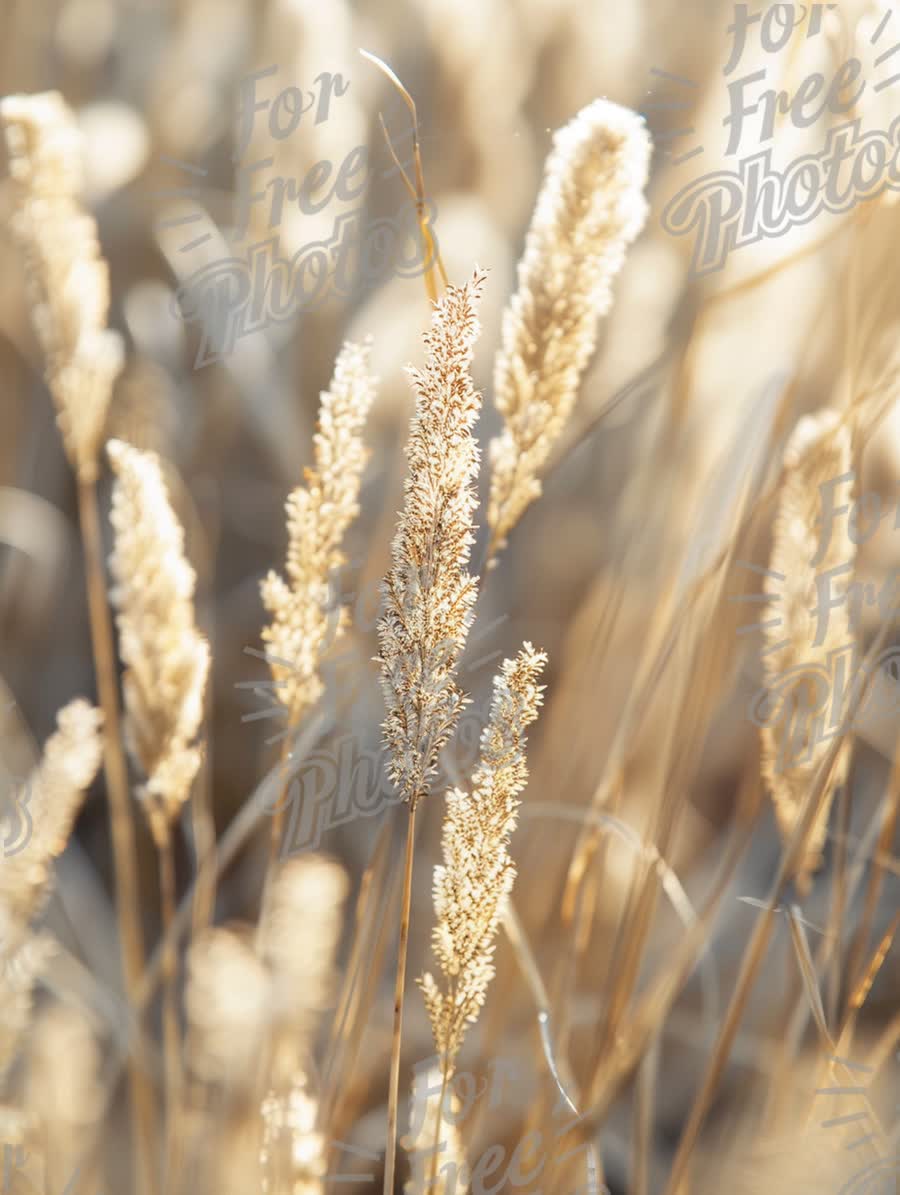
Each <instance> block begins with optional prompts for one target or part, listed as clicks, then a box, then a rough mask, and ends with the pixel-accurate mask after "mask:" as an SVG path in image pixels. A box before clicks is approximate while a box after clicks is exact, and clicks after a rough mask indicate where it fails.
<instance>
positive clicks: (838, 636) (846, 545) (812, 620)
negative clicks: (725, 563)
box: [760, 410, 856, 889]
mask: <svg viewBox="0 0 900 1195" xmlns="http://www.w3.org/2000/svg"><path fill="white" fill-rule="evenodd" d="M785 468H786V476H785V482H784V488H783V490H782V492H781V495H780V499H779V507H778V513H777V516H776V520H775V528H774V540H773V544H772V554H771V560H770V564H769V568H770V570H771V572H770V574H769V575H767V576H766V578H765V582H764V588H765V591H766V593H767V595H768V596H769V603H768V605H767V606H766V614H765V616H764V618H763V622H764V624H765V623H772V624H773V625H768V626H766V625H764V627H763V637H764V642H765V650H764V655H763V667H764V672H765V678H766V686H767V688H768V689H769V690H770V693H771V694H772V696H773V698H774V696H775V691H776V687H777V689H778V690H779V694H778V700H779V701H781V702H783V710H782V716H780V717H779V718H778V719H777V720H774V721H773V724H771V725H765V726H763V727H762V728H761V730H760V735H761V743H762V774H763V778H764V779H765V782H766V785H767V786H768V790H769V792H770V793H771V795H772V800H773V802H774V805H775V815H776V818H777V820H778V826H779V828H780V830H781V833H782V836H783V837H784V839H785V840H787V839H788V838H790V836H791V834H792V833H793V830H794V827H795V825H796V824H797V822H798V820H799V818H800V816H801V813H802V811H803V803H804V801H805V799H806V796H807V794H808V792H809V790H810V786H811V784H812V781H813V778H814V776H815V774H816V772H817V770H818V768H819V765H820V764H821V762H822V760H823V759H824V757H825V756H826V755H827V754H828V751H829V748H830V745H831V743H830V740H829V739H826V738H820V739H819V740H818V741H816V738H815V734H814V725H815V723H816V721H824V713H823V716H822V718H820V719H817V718H814V717H813V711H815V710H817V709H820V710H821V709H822V692H821V684H822V683H823V678H829V679H828V680H826V681H825V682H824V683H825V688H826V690H827V691H828V697H827V698H826V710H827V709H828V708H830V706H831V700H830V697H831V690H832V689H833V687H834V686H833V684H831V683H830V678H831V674H832V662H831V659H830V657H831V655H832V653H835V652H840V651H842V650H843V649H844V648H846V647H847V646H848V644H850V643H852V642H853V632H852V629H851V623H850V606H849V600H848V596H847V590H848V586H849V584H850V583H851V581H852V579H853V574H852V569H851V570H849V571H848V572H847V573H846V574H843V575H837V576H835V577H834V578H831V579H830V580H829V581H828V586H827V588H826V589H825V602H824V603H820V595H819V591H820V588H821V586H820V585H819V584H817V577H818V578H820V579H822V578H823V574H825V573H826V572H828V571H829V570H830V569H834V568H838V567H839V566H841V565H848V564H849V565H851V566H852V565H853V563H854V561H855V559H856V545H855V544H854V543H853V541H852V540H851V538H850V535H849V526H848V522H847V520H846V519H834V520H833V521H830V520H828V519H826V518H825V512H824V509H823V489H822V487H831V486H833V483H835V482H836V480H837V479H838V478H840V477H842V476H843V475H845V474H849V473H850V472H851V469H852V454H851V437H850V432H849V430H848V429H847V428H846V427H845V426H840V425H839V423H838V415H837V414H836V412H834V411H827V410H826V411H821V412H819V413H818V414H816V415H809V416H805V417H804V418H802V419H801V420H800V421H799V422H798V424H797V426H796V428H795V429H794V431H793V433H792V435H791V438H790V441H789V443H788V446H787V450H786V453H785ZM842 484H843V487H844V488H843V489H841V488H840V487H837V488H836V489H835V490H834V492H835V493H841V494H844V493H846V492H847V490H846V487H847V485H848V482H844V483H842ZM820 541H827V542H825V543H824V546H820ZM773 573H774V574H777V576H773V575H771V574H773ZM829 592H830V594H831V597H832V600H836V599H837V598H838V597H843V601H841V602H840V603H839V604H837V605H835V606H833V607H831V608H830V609H827V610H821V611H820V605H821V606H824V605H827V602H828V594H829ZM826 617H827V627H826V626H824V625H822V626H820V621H821V622H823V623H824V619H825V618H826ZM776 620H777V621H776ZM817 640H819V641H818V642H817ZM785 677H794V678H796V679H795V680H794V681H793V682H792V683H791V686H790V688H789V689H787V688H786V687H785V684H784V679H785ZM817 681H818V682H819V684H818V685H817V683H816V682H817ZM848 764H849V744H848V743H844V744H843V745H842V747H841V750H840V753H839V755H838V757H837V760H836V761H835V765H834V768H833V769H832V772H831V777H830V780H829V784H828V790H827V793H826V796H825V799H824V801H823V802H822V805H821V810H820V813H819V815H818V817H817V819H816V822H815V824H814V826H813V828H812V831H811V834H810V837H809V840H808V843H807V849H806V852H805V854H804V857H803V859H802V860H801V862H800V864H799V865H798V872H797V877H796V878H797V883H798V885H799V886H800V888H801V889H805V888H807V887H808V885H809V880H810V876H811V875H812V873H813V872H815V871H816V870H817V869H818V868H819V866H820V865H821V862H822V847H823V845H824V843H825V837H826V833H827V829H828V814H829V810H830V807H831V802H832V800H833V797H834V792H835V789H836V788H837V787H838V786H840V785H841V784H843V783H844V781H845V779H846V777H847V768H848Z"/></svg>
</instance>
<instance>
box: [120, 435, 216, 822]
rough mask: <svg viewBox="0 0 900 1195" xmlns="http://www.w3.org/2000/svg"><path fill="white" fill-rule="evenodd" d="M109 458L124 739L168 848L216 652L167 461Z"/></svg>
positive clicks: (144, 455)
mask: <svg viewBox="0 0 900 1195" xmlns="http://www.w3.org/2000/svg"><path fill="white" fill-rule="evenodd" d="M107 451H108V453H109V459H110V462H111V463H112V467H113V470H114V471H115V473H116V483H115V486H114V488H113V497H112V513H111V516H110V517H111V521H112V525H113V529H114V531H115V546H114V550H113V553H112V555H111V556H110V568H111V570H112V574H113V578H114V580H115V587H114V589H113V590H112V592H111V594H110V598H111V601H112V603H113V605H114V606H115V607H116V610H117V612H118V613H117V617H116V621H117V624H118V628H119V651H120V654H121V656H122V660H123V662H124V664H125V667H126V672H125V676H124V680H123V688H124V694H125V712H126V718H125V735H126V742H127V745H128V749H129V751H130V753H131V755H132V756H133V758H134V760H135V761H136V763H137V764H138V766H139V767H140V768H141V770H142V772H143V774H144V776H145V777H146V782H145V784H143V785H142V786H141V788H140V789H139V792H138V795H139V797H140V799H141V800H142V802H143V804H144V807H145V810H146V813H147V816H148V820H149V823H150V827H151V829H152V831H153V834H154V838H155V839H156V841H157V843H158V844H161V843H163V842H165V841H166V839H167V837H168V834H169V830H170V827H171V823H172V821H173V820H174V818H175V817H176V816H177V814H178V811H179V809H180V808H181V806H182V805H183V803H184V802H185V801H186V800H187V798H188V796H189V795H190V789H191V784H192V783H193V780H194V777H195V775H196V774H197V770H198V768H199V767H200V748H199V747H198V745H197V744H196V742H195V737H196V735H197V732H198V730H199V728H200V723H201V721H202V718H203V695H204V690H205V687H206V678H207V673H208V672H209V644H208V643H207V642H206V640H205V639H204V638H203V636H202V635H200V634H199V632H198V631H197V628H196V626H195V624H194V604H193V595H194V583H195V574H194V570H193V569H192V568H191V566H190V565H189V564H188V562H187V560H186V559H185V556H184V532H183V530H182V528H181V525H180V523H179V522H178V519H177V518H176V517H175V513H174V511H173V510H172V507H171V506H170V504H169V499H168V495H167V493H166V487H165V482H164V481H163V477H162V471H161V468H160V462H159V459H158V457H156V455H155V454H154V453H152V452H139V451H138V450H137V449H136V448H132V447H131V446H130V445H129V444H126V443H124V441H122V440H110V442H109V444H108V446H107Z"/></svg>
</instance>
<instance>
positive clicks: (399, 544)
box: [378, 271, 486, 806]
mask: <svg viewBox="0 0 900 1195" xmlns="http://www.w3.org/2000/svg"><path fill="white" fill-rule="evenodd" d="M485 277H486V275H485V274H484V273H482V272H480V271H476V273H475V274H474V276H473V277H472V279H471V280H470V281H469V282H467V283H466V284H465V285H464V286H459V287H457V286H450V287H448V288H447V292H446V294H445V295H444V296H443V298H442V299H441V300H440V301H439V302H438V303H437V304H436V305H435V308H434V314H433V316H432V321H431V328H430V330H429V331H428V332H427V333H426V334H425V344H426V347H427V357H426V363H425V368H424V369H423V370H421V371H420V370H416V369H411V370H410V371H409V372H410V377H411V379H412V383H413V386H414V388H415V391H416V408H415V412H414V414H413V417H412V421H411V423H410V430H409V439H408V441H407V446H406V456H407V460H408V462H409V471H408V474H407V477H406V480H405V482H404V497H405V501H404V506H403V510H402V512H401V514H400V520H399V524H398V528H397V534H396V536H395V537H394V542H393V544H392V546H391V562H392V563H391V568H390V571H389V572H388V574H387V577H386V578H385V582H384V597H385V610H384V614H383V615H382V617H381V618H380V620H379V622H378V642H379V647H380V651H379V655H378V661H379V663H380V665H381V684H382V689H383V690H384V695H385V703H386V705H387V711H388V713H387V718H386V719H385V722H384V737H385V741H386V742H387V744H388V746H389V748H390V752H391V760H390V777H391V780H392V782H393V783H394V784H395V785H396V786H397V788H398V789H399V791H400V792H401V793H402V794H403V797H404V799H405V800H407V801H409V802H410V803H411V804H412V805H413V806H415V805H416V803H417V802H418V801H419V800H420V798H421V797H423V796H425V795H426V794H427V793H428V790H429V786H430V781H431V779H432V778H433V776H434V774H435V771H436V767H437V760H438V755H439V754H440V751H441V748H442V747H443V745H444V744H445V743H446V742H447V740H448V738H449V737H450V735H451V734H452V733H453V729H454V727H455V725H456V722H457V719H458V718H459V715H460V712H461V710H462V708H463V705H464V703H465V698H464V697H463V694H462V692H461V691H460V689H459V687H458V686H457V684H456V682H455V679H454V674H455V669H456V663H457V660H458V659H459V656H460V654H461V652H462V649H463V647H464V645H465V641H466V637H467V635H468V633H469V626H470V624H471V619H472V606H473V604H474V602H475V597H476V581H475V579H474V578H473V577H472V576H471V575H470V574H469V572H468V568H467V565H468V563H469V556H470V553H471V547H472V542H473V521H472V516H473V512H474V509H475V507H476V505H477V499H476V495H475V485H474V483H475V477H476V474H477V471H478V459H479V458H478V446H477V444H476V443H475V438H474V436H473V434H472V428H473V425H474V423H475V420H476V419H477V418H478V413H479V410H480V407H481V395H480V394H479V393H478V391H477V390H476V389H475V387H474V386H473V385H472V380H471V377H470V372H469V371H470V365H471V361H472V354H473V351H474V346H475V342H476V340H477V339H478V335H479V333H480V330H481V329H480V325H479V322H478V318H477V314H476V312H477V307H478V301H479V299H480V296H481V290H482V287H483V285H484V280H485Z"/></svg>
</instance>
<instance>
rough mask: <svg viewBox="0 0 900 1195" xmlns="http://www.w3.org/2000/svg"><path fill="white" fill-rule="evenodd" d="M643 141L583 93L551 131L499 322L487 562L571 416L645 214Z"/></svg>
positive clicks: (639, 128)
mask: <svg viewBox="0 0 900 1195" xmlns="http://www.w3.org/2000/svg"><path fill="white" fill-rule="evenodd" d="M649 160H650V140H649V137H648V136H647V132H646V129H645V127H644V123H643V121H642V120H641V118H640V117H639V116H638V115H637V113H635V112H631V111H630V110H629V109H627V108H620V107H619V106H618V105H617V104H612V103H610V102H609V101H607V100H595V101H594V102H593V103H592V104H589V105H588V106H587V107H586V108H583V109H582V110H581V112H579V113H578V115H577V116H576V117H575V118H574V119H573V120H571V121H570V122H569V124H567V125H566V126H565V127H564V128H562V129H560V130H558V131H557V133H556V134H555V136H554V139H553V150H552V152H551V154H550V156H549V157H548V159H547V164H546V167H545V171H544V183H543V186H542V188H541V192H540V195H539V197H538V201H537V205H536V207H535V210H534V215H533V216H532V220H531V226H530V228H529V230H528V235H527V237H526V240H525V252H524V254H523V256H522V260H521V261H520V263H519V270H518V274H519V285H518V290H517V291H516V294H515V295H514V296H513V298H512V300H511V301H510V304H509V306H508V307H507V309H506V312H505V314H504V318H503V331H502V339H501V344H500V348H499V350H498V352H497V357H496V360H495V363H494V401H495V403H496V405H497V408H498V410H499V411H500V414H501V415H502V417H503V429H502V431H501V433H500V434H499V435H498V436H496V437H495V438H494V439H493V440H492V441H491V445H490V460H491V489H490V498H489V502H488V514H487V520H488V526H489V527H490V529H491V539H490V543H489V546H488V560H489V561H492V560H493V559H494V557H495V556H496V553H497V552H498V551H500V549H501V548H502V547H503V546H504V544H505V543H506V539H507V537H508V535H509V533H510V531H511V530H512V529H513V527H514V526H515V525H516V523H517V522H518V521H519V519H520V518H521V517H522V514H523V513H524V511H525V510H526V508H527V507H528V506H529V505H530V504H531V503H532V502H533V501H534V500H535V499H536V498H537V497H538V496H539V495H540V493H541V482H540V480H539V474H540V472H541V470H542V469H543V467H544V465H545V464H546V462H547V459H548V457H549V455H550V451H551V449H552V448H553V446H554V444H555V443H556V441H557V439H558V438H559V435H560V433H561V432H562V430H563V428H564V427H565V425H566V423H567V422H568V420H569V416H570V415H571V412H572V408H573V406H574V404H575V399H576V397H577V394H578V387H579V384H580V382H581V378H582V375H583V374H584V370H585V368H586V366H587V364H588V362H589V360H590V358H591V355H592V353H593V352H594V347H595V345H596V342H597V321H598V319H599V318H601V317H602V316H604V315H605V314H606V312H607V311H608V310H609V307H610V304H611V302H612V289H611V288H612V283H613V280H614V278H615V276H616V275H617V274H618V272H619V270H620V269H621V268H622V264H623V262H624V260H625V251H626V249H627V247H628V245H629V244H630V243H631V242H632V241H633V240H634V239H635V238H636V237H637V235H638V233H639V232H640V231H641V229H642V228H643V226H644V221H645V220H646V218H647V204H646V201H645V199H644V194H643V190H644V185H645V183H646V181H647V169H648V165H649Z"/></svg>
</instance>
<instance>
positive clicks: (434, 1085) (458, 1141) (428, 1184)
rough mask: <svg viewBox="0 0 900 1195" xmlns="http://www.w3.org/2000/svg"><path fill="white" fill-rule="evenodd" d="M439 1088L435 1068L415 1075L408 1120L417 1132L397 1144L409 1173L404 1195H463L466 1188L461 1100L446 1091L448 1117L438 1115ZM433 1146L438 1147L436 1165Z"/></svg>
mask: <svg viewBox="0 0 900 1195" xmlns="http://www.w3.org/2000/svg"><path fill="white" fill-rule="evenodd" d="M440 1087H441V1071H440V1068H439V1067H436V1066H434V1067H429V1068H428V1069H427V1070H426V1071H424V1073H423V1072H420V1073H419V1074H417V1075H416V1078H415V1081H414V1082H413V1089H412V1093H411V1094H410V1101H409V1120H410V1124H415V1125H417V1131H416V1133H415V1134H414V1135H413V1134H412V1133H410V1134H407V1136H405V1137H403V1138H402V1139H401V1141H400V1144H401V1145H402V1146H403V1148H404V1149H405V1150H406V1152H407V1154H408V1155H409V1163H410V1171H411V1177H410V1178H409V1180H408V1182H406V1183H404V1186H403V1190H404V1192H405V1195H428V1192H431V1193H432V1195H466V1192H467V1191H468V1189H469V1183H468V1167H467V1164H466V1155H465V1151H464V1149H463V1144H462V1137H461V1135H460V1132H459V1129H458V1128H457V1122H458V1117H459V1114H460V1111H461V1104H460V1100H459V1097H458V1096H457V1095H456V1093H455V1092H454V1091H452V1090H449V1091H447V1092H445V1096H444V1106H445V1107H446V1106H447V1105H449V1111H450V1115H449V1116H440V1115H439V1107H440V1104H441V1099H440V1094H439V1089H440ZM423 1105H424V1106H423ZM435 1144H437V1145H438V1147H439V1153H438V1157H437V1165H435V1156H434V1147H435Z"/></svg>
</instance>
